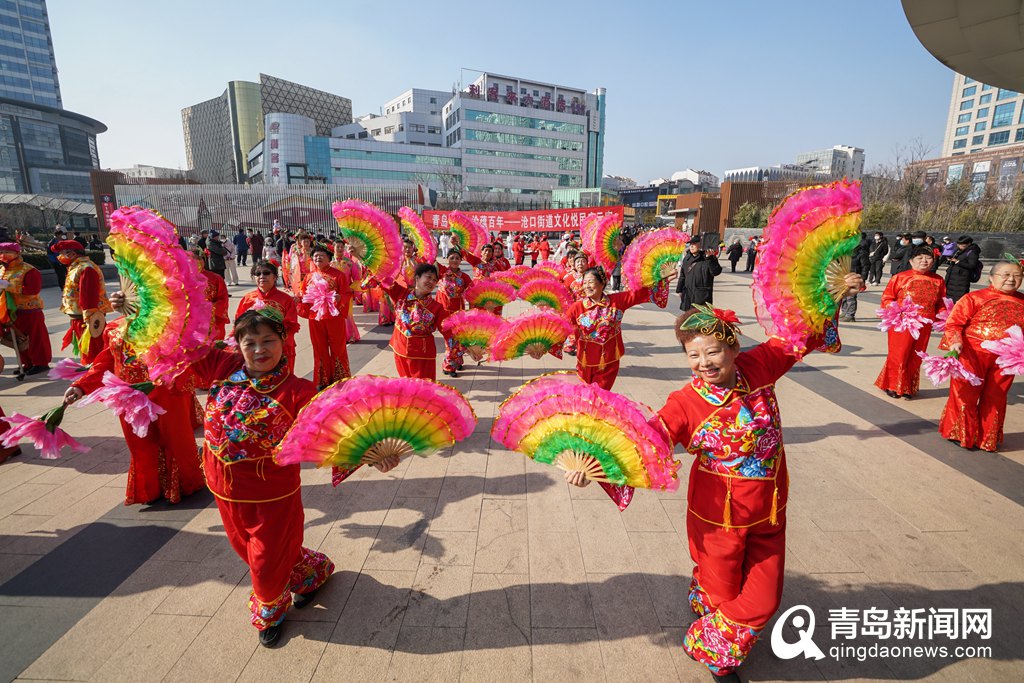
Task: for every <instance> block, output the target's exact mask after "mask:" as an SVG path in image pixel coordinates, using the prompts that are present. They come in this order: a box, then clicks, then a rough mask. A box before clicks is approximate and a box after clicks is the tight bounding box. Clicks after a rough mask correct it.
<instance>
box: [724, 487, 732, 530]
mask: <svg viewBox="0 0 1024 683" xmlns="http://www.w3.org/2000/svg"><path fill="white" fill-rule="evenodd" d="M722 526H724V527H725V528H726V529H729V528H730V527H732V488H731V487H730V488H729V490H727V491H726V492H725V509H724V510H723V511H722Z"/></svg>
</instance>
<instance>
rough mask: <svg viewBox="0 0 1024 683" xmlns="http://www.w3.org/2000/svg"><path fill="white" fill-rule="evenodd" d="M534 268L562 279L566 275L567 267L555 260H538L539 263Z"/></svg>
mask: <svg viewBox="0 0 1024 683" xmlns="http://www.w3.org/2000/svg"><path fill="white" fill-rule="evenodd" d="M533 270H535V271H537V270H539V271H542V272H545V273H547V274H548V275H550V276H551V277H553V278H556V279H561V278H562V276H564V275H565V269H564V268H562V266H560V265H558V264H557V263H555V262H554V261H537V265H535V266H534V267H533Z"/></svg>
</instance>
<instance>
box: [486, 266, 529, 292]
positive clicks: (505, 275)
mask: <svg viewBox="0 0 1024 683" xmlns="http://www.w3.org/2000/svg"><path fill="white" fill-rule="evenodd" d="M491 277H492V278H494V279H495V280H500V281H501V282H504V283H505V284H506V285H509V286H510V287H512V289H516V290H518V289H519V288H520V287H521V286H522V284H523V279H522V277H521V276H519V275H516V274H515V273H513V272H512V271H511V270H496V271H494V272H493V273H491Z"/></svg>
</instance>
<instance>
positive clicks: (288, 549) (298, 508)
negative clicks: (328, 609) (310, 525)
mask: <svg viewBox="0 0 1024 683" xmlns="http://www.w3.org/2000/svg"><path fill="white" fill-rule="evenodd" d="M217 509H218V510H220V518H221V521H223V522H224V531H225V532H226V533H227V535H228V541H229V542H230V543H231V547H232V548H234V549H235V552H236V553H238V556H239V557H241V558H242V559H243V560H245V563H246V564H247V565H249V574H250V577H251V578H252V594H251V595H250V597H249V607H250V609H251V610H252V623H253V626H255V627H256V628H258V629H259V630H261V631H263V630H265V629H267V628H269V627H271V626H276V625H277V624H280V623H281V621H282V620H283V619H284V615H285V612H287V611H288V607H289V606H290V605H291V603H292V595H291V594H292V593H300V594H301V593H309V592H311V591H314V590H316V589H317V588H319V587H320V586H322V585H323V584H324V582H325V581H327V578H328V577H329V576H330V575H331V574H332V573H334V563H333V562H331V561H330V559H328V557H327V556H326V555H324V554H323V553H318V552H316V551H314V550H310V549H309V548H304V547H303V546H302V522H303V510H302V493H301V492H299V491H296V492H295V493H293V494H292V495H290V496H288V497H286V498H282V499H281V500H274V501H270V502H267V503H231V502H228V501H226V500H221V499H220V498H217Z"/></svg>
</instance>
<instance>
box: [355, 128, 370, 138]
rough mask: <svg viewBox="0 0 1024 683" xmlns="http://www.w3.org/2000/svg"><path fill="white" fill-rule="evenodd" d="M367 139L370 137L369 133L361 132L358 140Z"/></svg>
mask: <svg viewBox="0 0 1024 683" xmlns="http://www.w3.org/2000/svg"><path fill="white" fill-rule="evenodd" d="M367 137H369V135H368V134H367V132H366V131H365V130H364V131H361V132H360V133H359V135H358V139H360V140H365V139H366V138H367Z"/></svg>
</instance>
